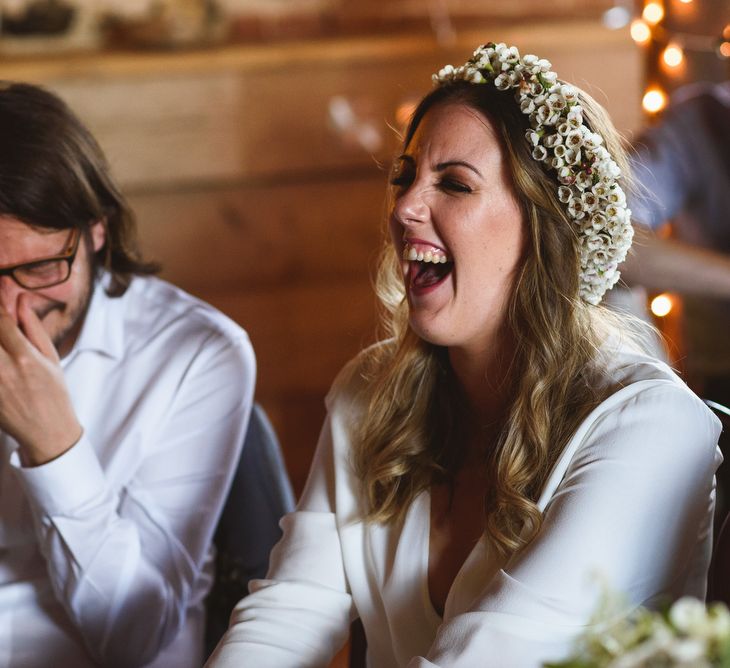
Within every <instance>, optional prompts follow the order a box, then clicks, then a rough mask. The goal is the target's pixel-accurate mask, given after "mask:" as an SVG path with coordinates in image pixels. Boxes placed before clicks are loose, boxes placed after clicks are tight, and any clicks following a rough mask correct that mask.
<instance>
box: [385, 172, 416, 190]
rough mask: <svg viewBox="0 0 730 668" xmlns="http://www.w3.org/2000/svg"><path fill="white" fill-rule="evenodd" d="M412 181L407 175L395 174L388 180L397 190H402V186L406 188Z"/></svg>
mask: <svg viewBox="0 0 730 668" xmlns="http://www.w3.org/2000/svg"><path fill="white" fill-rule="evenodd" d="M412 180H413V179H412V178H411V176H410V175H409V174H395V175H394V176H393V177H392V178H391V179H390V185H392V186H397V187H399V188H402V187H404V186H407V185H409V184H410V183H411V181H412Z"/></svg>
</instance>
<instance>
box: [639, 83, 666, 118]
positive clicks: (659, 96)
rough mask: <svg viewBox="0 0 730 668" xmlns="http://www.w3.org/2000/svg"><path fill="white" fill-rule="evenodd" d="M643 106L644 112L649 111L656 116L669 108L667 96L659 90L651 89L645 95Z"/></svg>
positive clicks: (642, 101)
mask: <svg viewBox="0 0 730 668" xmlns="http://www.w3.org/2000/svg"><path fill="white" fill-rule="evenodd" d="M641 106H642V107H643V108H644V111H648V112H649V113H650V114H656V113H657V112H658V111H661V110H662V109H664V107H666V106H667V95H666V93H665V92H664V91H663V90H661V89H659V88H650V89H649V90H648V91H646V93H644V97H643V99H642V100H641Z"/></svg>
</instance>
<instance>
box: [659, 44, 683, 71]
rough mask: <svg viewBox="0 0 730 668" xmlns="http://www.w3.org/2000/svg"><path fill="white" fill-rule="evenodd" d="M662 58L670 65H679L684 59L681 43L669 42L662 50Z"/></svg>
mask: <svg viewBox="0 0 730 668" xmlns="http://www.w3.org/2000/svg"><path fill="white" fill-rule="evenodd" d="M662 60H663V61H664V62H665V63H666V65H667V66H668V67H679V65H681V64H682V61H683V60H684V51H683V50H682V47H681V46H679V44H674V43H672V44H668V45H667V48H666V49H664V51H663V52H662Z"/></svg>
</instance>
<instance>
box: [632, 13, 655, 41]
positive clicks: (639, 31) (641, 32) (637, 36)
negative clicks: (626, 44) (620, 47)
mask: <svg viewBox="0 0 730 668" xmlns="http://www.w3.org/2000/svg"><path fill="white" fill-rule="evenodd" d="M629 32H630V33H631V39H633V40H634V42H636V43H637V44H646V43H647V42H648V41H649V40H650V39H651V30H650V29H649V26H648V25H646V23H644V22H643V21H642V20H641V19H635V20H634V21H632V22H631V28H630V30H629Z"/></svg>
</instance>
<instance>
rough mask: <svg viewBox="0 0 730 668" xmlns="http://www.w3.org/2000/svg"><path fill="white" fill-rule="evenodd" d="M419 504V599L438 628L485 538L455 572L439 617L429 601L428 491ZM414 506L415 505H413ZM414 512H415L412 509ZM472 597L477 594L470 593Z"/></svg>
mask: <svg viewBox="0 0 730 668" xmlns="http://www.w3.org/2000/svg"><path fill="white" fill-rule="evenodd" d="M418 502H419V503H422V504H423V505H424V507H423V510H422V512H419V513H417V514H418V517H419V518H421V519H422V525H421V526H420V527H419V528H420V542H421V559H420V573H419V578H418V579H419V582H420V588H421V598H422V600H423V606H424V608H425V610H426V615H427V616H428V618H429V620H431V621H432V622H434V623H435V625H436V626H440V625H441V623H442V622H443V621H444V619H445V618H447V617H449V616H450V614H449V612H450V609H451V608H452V607H453V602H454V596H455V594H454V592H455V591H458V587H459V585H460V583H461V581H462V580H463V579H464V577H465V576H466V574H467V573H468V572H470V571H471V570H472V568H473V564H474V562H475V561H476V560H477V558H479V557H482V556H483V554H484V553H485V548H486V544H485V540H486V539H485V537H484V536H482V537H481V538H480V539H479V540H478V541H477V542H476V543H475V544H474V547H473V548H472V549H471V550H470V551H469V553H468V554H467V556H466V559H464V561H463V562H462V564H461V566H460V567H459V570H458V571H457V572H456V575H455V576H454V579H453V581H452V583H451V587H449V592H448V594H447V595H446V601H444V614H443V615H440V614H439V613H438V611H437V610H436V608H435V607H434V605H433V602H432V600H431V589H430V587H429V582H428V569H429V564H430V561H431V492H430V490H424V491H423V492H421V494H420V495H419V499H418ZM414 505H415V504H414ZM414 510H416V509H415V508H414ZM472 594H473V595H474V596H476V595H477V592H472Z"/></svg>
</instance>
